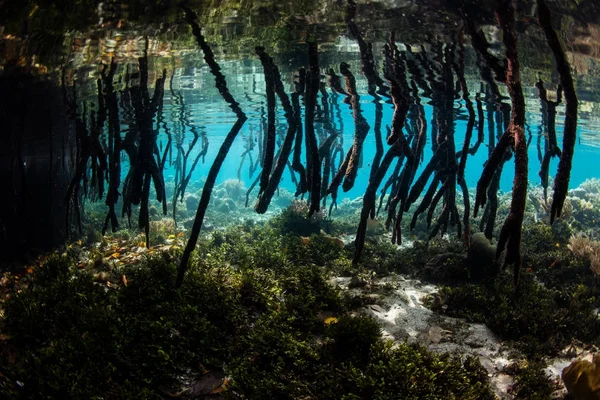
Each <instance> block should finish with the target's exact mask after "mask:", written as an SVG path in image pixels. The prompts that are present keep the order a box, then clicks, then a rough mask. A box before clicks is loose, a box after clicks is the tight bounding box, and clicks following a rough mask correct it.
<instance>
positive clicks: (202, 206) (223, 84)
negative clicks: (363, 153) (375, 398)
mask: <svg viewBox="0 0 600 400" xmlns="http://www.w3.org/2000/svg"><path fill="white" fill-rule="evenodd" d="M183 8H184V11H185V14H186V19H187V21H188V23H189V24H190V25H191V26H192V32H193V33H194V36H195V37H196V40H197V41H198V44H199V46H200V48H201V49H202V51H203V53H204V60H205V61H206V63H207V64H208V66H209V68H210V72H211V73H212V74H213V76H214V77H215V85H216V87H217V88H218V90H219V93H221V96H222V97H223V99H224V100H225V101H226V102H227V103H229V106H230V107H231V109H232V110H233V111H234V113H235V114H236V116H237V117H238V119H237V121H236V122H235V124H234V125H233V126H232V127H231V130H230V131H229V133H228V134H227V136H226V137H225V139H224V140H223V143H222V144H221V147H220V148H219V152H218V153H217V156H216V157H215V161H214V162H213V164H212V166H211V167H210V170H209V171H208V175H207V177H206V183H205V184H204V188H203V189H202V196H201V197H200V203H199V204H198V210H197V211H196V218H195V219H194V224H193V226H192V230H191V232H190V238H189V240H188V242H187V244H186V246H185V250H184V251H183V255H182V256H181V262H180V264H179V269H178V271H177V280H176V281H175V287H177V288H179V287H181V285H182V283H183V277H184V276H185V271H186V270H187V266H188V261H189V259H190V256H191V254H192V251H194V248H195V247H196V242H197V241H198V236H199V235H200V229H201V228H202V223H203V221H204V214H205V213H206V209H207V208H208V203H209V202H210V196H211V194H212V190H213V187H214V185H215V181H216V180H217V175H218V174H219V171H220V170H221V166H222V165H223V162H224V161H225V157H226V156H227V153H228V152H229V149H230V148H231V145H232V144H233V141H234V140H235V138H236V137H237V135H238V133H239V132H240V130H241V129H242V126H243V125H244V123H245V122H246V119H247V117H246V114H244V112H243V111H242V109H241V108H240V107H239V104H238V103H237V102H236V101H235V100H234V98H233V96H232V95H231V94H230V93H229V89H228V88H227V81H226V80H225V76H223V74H222V73H221V71H220V69H221V68H220V67H219V64H218V63H217V62H216V61H215V59H214V56H213V53H212V50H211V49H210V47H209V46H208V44H207V43H206V41H205V40H204V36H202V32H201V30H200V26H199V25H198V23H197V22H196V15H195V13H194V12H193V11H191V10H190V9H189V8H187V7H183Z"/></svg>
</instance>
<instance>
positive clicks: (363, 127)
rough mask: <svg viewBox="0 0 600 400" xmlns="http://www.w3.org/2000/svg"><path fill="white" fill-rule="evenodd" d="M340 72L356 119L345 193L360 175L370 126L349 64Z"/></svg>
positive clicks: (343, 185)
mask: <svg viewBox="0 0 600 400" xmlns="http://www.w3.org/2000/svg"><path fill="white" fill-rule="evenodd" d="M340 72H341V74H342V75H344V79H345V82H346V90H347V91H348V93H349V94H350V106H351V107H352V118H353V119H354V142H353V143H352V148H351V155H350V159H349V160H348V166H347V168H346V175H345V176H344V182H343V184H342V189H343V190H344V192H347V191H348V190H350V189H352V187H353V186H354V181H355V180H356V175H357V174H358V167H359V160H360V158H361V154H362V150H363V143H364V141H365V138H366V137H367V133H368V132H369V129H370V127H369V124H368V123H367V120H366V119H365V117H364V116H363V115H362V111H361V109H360V96H359V95H358V92H357V91H356V79H355V78H354V75H353V74H352V72H351V71H350V69H349V67H348V64H346V63H341V64H340Z"/></svg>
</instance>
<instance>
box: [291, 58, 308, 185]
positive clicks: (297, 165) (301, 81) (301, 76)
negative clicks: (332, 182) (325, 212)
mask: <svg viewBox="0 0 600 400" xmlns="http://www.w3.org/2000/svg"><path fill="white" fill-rule="evenodd" d="M294 86H295V90H294V93H292V106H293V107H294V121H295V123H296V139H295V142H294V155H293V158H292V168H293V169H294V171H296V173H298V175H299V179H300V181H299V183H298V187H297V188H296V193H295V196H299V195H301V194H304V193H306V192H307V190H308V183H307V181H306V170H305V169H304V165H302V161H301V158H300V155H301V154H302V118H301V115H302V111H301V109H300V95H301V94H302V93H304V88H305V86H306V70H305V69H304V68H301V69H300V70H299V71H298V75H297V81H296V82H295V85H294Z"/></svg>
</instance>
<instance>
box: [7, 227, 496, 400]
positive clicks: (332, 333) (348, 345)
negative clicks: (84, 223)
mask: <svg viewBox="0 0 600 400" xmlns="http://www.w3.org/2000/svg"><path fill="white" fill-rule="evenodd" d="M317 237H318V236H314V238H315V239H314V241H313V240H311V242H314V243H318V239H316V238H317ZM308 245H310V243H309V244H308ZM306 246H307V244H306V243H305V242H303V241H301V240H299V239H298V238H296V237H292V236H288V237H282V236H280V235H278V234H276V231H275V230H273V229H271V228H269V227H262V228H255V227H251V226H245V227H243V228H241V229H240V228H237V229H233V228H232V229H229V230H226V231H224V232H220V233H215V234H213V236H212V238H210V239H206V240H203V241H201V242H200V243H199V248H198V250H197V253H196V254H197V256H196V257H195V258H194V259H193V262H192V265H191V267H190V270H189V273H188V275H187V276H186V280H185V281H184V284H183V287H182V288H181V289H180V290H174V289H173V282H174V279H175V274H176V261H177V260H178V257H179V253H178V252H179V250H171V251H170V252H165V253H162V254H155V255H154V256H152V257H147V258H146V259H145V260H144V261H143V262H141V263H139V264H137V265H135V266H130V265H124V266H121V267H118V269H117V270H114V271H112V272H111V273H113V274H115V275H117V276H125V277H126V280H124V282H126V283H127V284H126V285H125V284H124V285H121V286H120V287H119V288H115V287H114V286H112V287H110V286H109V285H107V284H106V283H102V282H100V283H99V282H94V280H93V277H92V274H91V273H89V272H87V271H86V270H85V269H83V270H81V269H77V268H76V267H75V266H74V265H75V262H74V260H73V259H72V258H71V257H70V256H69V255H62V256H58V255H55V256H52V257H50V258H48V259H47V260H46V261H45V262H44V263H43V264H42V265H40V266H38V267H36V268H35V271H34V272H33V274H32V275H28V276H27V277H23V278H21V281H23V280H30V282H29V286H28V287H27V288H26V287H25V285H23V286H21V289H20V290H19V291H17V290H15V292H14V293H12V294H11V296H10V299H8V300H7V301H5V302H4V303H3V304H2V312H3V314H4V317H3V318H2V319H1V320H0V321H1V324H0V329H1V333H2V340H1V341H0V352H1V353H2V355H3V357H2V360H3V361H2V362H1V363H0V394H1V396H2V397H6V398H162V397H164V396H165V395H168V394H169V393H170V394H173V393H177V392H179V391H180V390H182V389H183V388H186V387H191V386H190V382H194V381H197V380H198V379H199V378H200V377H201V376H202V374H203V372H205V371H221V370H222V369H223V368H224V370H225V371H224V372H225V373H226V374H227V375H229V376H230V377H231V379H232V380H231V382H230V384H229V386H228V389H227V390H228V391H229V392H228V393H229V394H231V395H232V396H236V395H241V396H243V397H245V398H249V399H264V398H278V399H286V398H288V399H292V398H299V397H309V398H314V399H317V398H319V399H340V398H346V399H365V398H377V399H385V398H398V397H400V398H415V399H416V398H431V399H436V398H437V399H452V398H455V399H486V398H493V396H492V394H491V391H490V389H489V386H488V382H487V374H486V372H485V370H483V368H482V367H481V365H479V362H478V361H477V360H476V359H473V358H465V359H463V358H460V357H458V356H451V355H436V354H433V353H430V352H428V351H427V350H425V349H424V348H421V347H418V346H410V345H405V344H401V345H399V346H397V347H394V348H392V347H391V345H390V344H386V343H384V342H383V341H382V340H381V339H380V331H379V327H378V325H377V323H376V322H375V321H374V320H372V319H370V318H367V317H363V316H354V315H352V314H351V313H349V311H350V309H351V308H353V307H354V303H353V302H354V300H353V299H352V298H349V297H348V296H347V295H344V294H343V293H342V292H340V291H339V290H337V289H335V288H333V287H332V286H330V285H329V284H328V282H327V279H328V277H329V276H328V275H327V273H326V272H325V271H326V270H327V268H324V267H329V269H335V268H336V267H334V266H333V265H332V264H333V263H334V262H335V263H344V262H345V260H348V261H349V257H350V254H346V253H347V252H346V250H344V249H340V248H335V250H331V251H330V252H329V253H327V254H328V255H326V256H323V255H320V256H319V257H318V258H317V257H311V253H310V252H307V251H306V249H305V247H306ZM334 254H335V256H334ZM299 255H302V257H299ZM313 255H314V254H313ZM305 257H306V259H305V260H303V258H305ZM334 260H335V261H334ZM324 264H325V265H324ZM330 316H334V317H336V318H337V323H335V322H334V323H330V324H326V323H325V320H326V318H327V317H330ZM327 321H328V322H331V321H332V320H327ZM192 386H193V384H192ZM184 395H185V393H184Z"/></svg>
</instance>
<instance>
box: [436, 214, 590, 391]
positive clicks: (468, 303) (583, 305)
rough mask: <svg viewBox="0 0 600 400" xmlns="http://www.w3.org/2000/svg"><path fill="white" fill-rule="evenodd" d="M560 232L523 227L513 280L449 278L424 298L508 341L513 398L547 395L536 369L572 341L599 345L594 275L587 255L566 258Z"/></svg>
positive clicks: (549, 387) (546, 383) (564, 235)
mask: <svg viewBox="0 0 600 400" xmlns="http://www.w3.org/2000/svg"><path fill="white" fill-rule="evenodd" d="M568 233H570V232H568V231H567V230H566V229H565V226H564V224H563V223H562V222H561V221H560V220H559V221H557V223H555V225H554V226H552V227H551V226H548V225H545V224H543V223H535V224H531V225H528V226H526V227H524V231H523V239H524V240H523V255H524V256H523V265H524V270H523V271H522V273H521V279H520V282H519V284H518V286H516V287H515V285H514V282H513V277H512V275H511V274H509V273H508V272H505V273H502V274H500V275H499V276H497V277H494V278H489V279H487V280H486V281H483V282H477V283H475V282H468V281H464V282H453V283H452V284H447V285H445V286H442V287H441V288H440V290H439V292H438V293H436V294H435V295H433V296H432V297H431V298H430V299H429V305H430V307H431V308H432V309H433V310H434V311H438V312H441V313H444V314H446V315H450V316H453V317H458V318H464V319H466V320H467V321H470V322H480V323H485V324H486V325H487V326H488V327H489V328H490V329H491V330H492V331H493V332H494V333H496V334H497V335H498V336H499V337H500V338H501V339H502V340H504V341H506V343H507V345H509V346H510V348H511V349H512V350H513V351H512V356H513V357H514V359H515V363H514V364H513V365H512V366H511V367H510V368H509V369H508V371H507V372H509V373H511V374H513V375H514V376H515V385H514V386H513V388H512V392H511V393H512V395H513V396H514V397H515V398H516V399H548V398H551V393H552V392H553V391H554V390H555V389H556V387H555V385H554V384H553V383H552V382H551V381H550V380H549V377H548V375H547V373H546V372H545V370H544V368H545V366H546V363H547V362H548V360H549V358H550V357H555V356H557V355H559V354H560V353H561V352H562V351H563V350H564V349H565V348H567V347H568V346H570V345H572V344H573V343H585V344H588V345H594V346H598V345H600V318H599V316H598V309H599V308H600V278H599V277H598V276H597V275H595V274H594V273H593V272H592V270H591V268H590V260H589V259H587V260H586V259H581V258H577V257H574V256H573V254H571V251H570V250H569V248H568Z"/></svg>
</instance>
